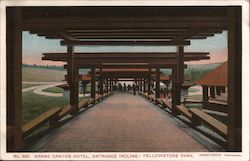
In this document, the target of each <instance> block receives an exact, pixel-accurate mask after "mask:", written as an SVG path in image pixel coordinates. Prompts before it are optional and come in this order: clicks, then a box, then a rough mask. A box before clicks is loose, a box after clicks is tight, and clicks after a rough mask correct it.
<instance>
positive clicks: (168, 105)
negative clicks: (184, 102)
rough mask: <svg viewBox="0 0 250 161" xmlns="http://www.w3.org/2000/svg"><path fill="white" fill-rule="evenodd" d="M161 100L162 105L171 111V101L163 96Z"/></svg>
mask: <svg viewBox="0 0 250 161" xmlns="http://www.w3.org/2000/svg"><path fill="white" fill-rule="evenodd" d="M161 102H162V105H163V107H165V108H168V109H170V110H171V111H172V103H171V102H170V101H169V100H167V99H166V98H163V99H161Z"/></svg>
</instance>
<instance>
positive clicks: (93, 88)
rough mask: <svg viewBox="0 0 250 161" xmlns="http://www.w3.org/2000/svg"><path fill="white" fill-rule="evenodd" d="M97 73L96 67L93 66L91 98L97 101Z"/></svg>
mask: <svg viewBox="0 0 250 161" xmlns="http://www.w3.org/2000/svg"><path fill="white" fill-rule="evenodd" d="M95 77H96V75H95V67H92V68H91V98H93V99H94V101H95V92H96V89H95V88H96V87H95V83H96V78H95Z"/></svg>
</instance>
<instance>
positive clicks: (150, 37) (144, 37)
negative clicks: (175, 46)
mask: <svg viewBox="0 0 250 161" xmlns="http://www.w3.org/2000/svg"><path fill="white" fill-rule="evenodd" d="M42 36H45V35H42ZM46 38H48V39H59V37H56V36H46ZM75 38H77V39H155V40H158V39H165V40H166V41H167V40H170V39H174V38H176V36H168V35H140V36H137V35H136V36H120V35H117V36H110V35H107V36H100V35H98V36H75ZM206 38H207V36H201V35H193V36H190V37H188V38H187V39H206Z"/></svg>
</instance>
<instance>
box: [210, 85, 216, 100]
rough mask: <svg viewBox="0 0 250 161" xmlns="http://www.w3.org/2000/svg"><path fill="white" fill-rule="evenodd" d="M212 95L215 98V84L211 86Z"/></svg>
mask: <svg viewBox="0 0 250 161" xmlns="http://www.w3.org/2000/svg"><path fill="white" fill-rule="evenodd" d="M210 96H211V98H215V86H210Z"/></svg>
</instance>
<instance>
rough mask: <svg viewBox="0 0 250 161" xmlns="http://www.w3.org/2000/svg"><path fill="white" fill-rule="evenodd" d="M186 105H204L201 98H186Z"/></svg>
mask: <svg viewBox="0 0 250 161" xmlns="http://www.w3.org/2000/svg"><path fill="white" fill-rule="evenodd" d="M184 103H202V99H200V98H184Z"/></svg>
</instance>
